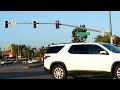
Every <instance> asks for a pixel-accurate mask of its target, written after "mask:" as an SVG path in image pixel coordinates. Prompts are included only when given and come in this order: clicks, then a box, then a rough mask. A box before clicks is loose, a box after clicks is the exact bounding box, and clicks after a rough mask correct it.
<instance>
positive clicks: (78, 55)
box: [44, 43, 120, 79]
mask: <svg viewBox="0 0 120 90" xmlns="http://www.w3.org/2000/svg"><path fill="white" fill-rule="evenodd" d="M44 71H45V72H48V73H49V74H51V75H52V76H53V78H54V79H66V78H67V76H73V77H76V75H88V74H89V75H110V76H112V77H113V78H116V79H120V49H119V48H118V47H116V46H114V45H111V44H109V43H67V44H57V45H51V46H50V47H49V48H48V50H47V52H46V54H45V56H44Z"/></svg>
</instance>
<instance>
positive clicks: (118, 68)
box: [114, 65, 120, 79]
mask: <svg viewBox="0 0 120 90" xmlns="http://www.w3.org/2000/svg"><path fill="white" fill-rule="evenodd" d="M114 78H116V79H120V65H118V66H116V67H115V69H114Z"/></svg>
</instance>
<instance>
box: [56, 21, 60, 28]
mask: <svg viewBox="0 0 120 90" xmlns="http://www.w3.org/2000/svg"><path fill="white" fill-rule="evenodd" d="M56 29H59V20H57V21H56Z"/></svg>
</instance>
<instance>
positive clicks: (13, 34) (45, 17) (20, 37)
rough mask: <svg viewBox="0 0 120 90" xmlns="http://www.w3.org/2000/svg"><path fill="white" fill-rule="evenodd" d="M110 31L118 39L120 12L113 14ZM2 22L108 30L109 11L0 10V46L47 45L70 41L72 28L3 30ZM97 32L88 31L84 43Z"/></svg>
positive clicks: (51, 27) (48, 27)
mask: <svg viewBox="0 0 120 90" xmlns="http://www.w3.org/2000/svg"><path fill="white" fill-rule="evenodd" d="M111 14H112V31H113V34H115V35H118V36H120V31H119V28H120V11H112V12H111ZM4 20H8V21H9V22H10V21H13V20H15V21H16V22H32V21H33V20H36V21H37V22H41V23H54V22H55V21H56V20H59V22H60V23H63V24H70V25H76V26H79V25H86V28H91V29H99V30H105V31H109V12H108V11H0V47H1V48H3V46H4V45H5V44H25V45H30V46H32V47H37V48H39V47H41V46H47V45H48V44H51V43H66V42H71V40H72V38H71V36H72V30H73V29H74V28H73V27H67V26H60V28H59V29H56V27H55V25H48V24H47V25H46V24H39V25H37V28H33V27H32V24H17V25H16V26H14V27H12V26H11V25H9V26H8V28H4ZM99 34H100V33H97V32H90V35H89V36H88V39H87V41H88V42H92V41H93V40H94V39H93V38H95V37H96V35H99Z"/></svg>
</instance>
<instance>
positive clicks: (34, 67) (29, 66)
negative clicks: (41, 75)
mask: <svg viewBox="0 0 120 90" xmlns="http://www.w3.org/2000/svg"><path fill="white" fill-rule="evenodd" d="M43 65H44V64H40V65H35V66H28V67H29V68H36V67H41V66H43Z"/></svg>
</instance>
